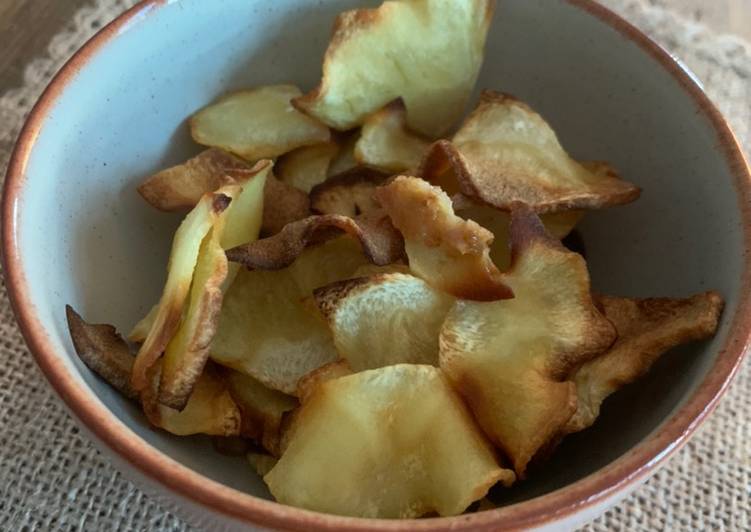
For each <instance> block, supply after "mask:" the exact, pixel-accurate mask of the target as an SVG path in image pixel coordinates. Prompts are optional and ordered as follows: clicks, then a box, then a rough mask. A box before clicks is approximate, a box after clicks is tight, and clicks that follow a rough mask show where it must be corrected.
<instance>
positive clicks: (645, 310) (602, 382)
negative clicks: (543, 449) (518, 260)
mask: <svg viewBox="0 0 751 532" xmlns="http://www.w3.org/2000/svg"><path fill="white" fill-rule="evenodd" d="M597 299H598V301H599V303H600V304H601V306H602V308H603V311H604V313H605V317H606V318H608V319H609V320H610V321H611V322H612V323H613V325H615V328H616V330H617V331H618V340H616V342H615V344H613V346H612V347H611V348H610V349H609V350H608V351H607V352H605V353H604V354H602V355H600V356H598V357H597V358H595V359H593V360H590V361H589V362H586V363H585V364H584V365H583V366H582V367H581V368H580V369H579V370H578V371H577V372H576V374H575V375H574V382H575V383H576V393H577V397H578V400H577V409H576V413H575V414H574V416H573V417H572V418H571V419H570V420H569V422H568V424H567V425H566V427H565V428H564V432H565V433H571V432H577V431H580V430H583V429H585V428H587V427H589V426H591V425H592V424H593V423H594V422H595V420H596V419H597V416H598V415H599V413H600V405H602V402H603V401H604V400H605V399H606V398H607V397H608V396H609V395H610V394H612V393H613V392H616V391H617V390H618V389H619V388H621V387H623V386H625V385H626V384H629V383H631V382H634V381H635V380H637V379H638V378H639V377H641V376H642V375H644V374H645V373H647V371H649V368H651V367H652V364H654V363H655V361H656V360H657V359H658V358H659V357H660V356H661V355H662V354H663V353H665V352H666V351H668V350H670V349H672V348H673V347H676V346H678V345H681V344H685V343H687V342H694V341H697V340H704V339H706V338H710V337H711V336H712V335H714V333H715V332H716V331H717V325H718V323H719V319H720V315H721V314H722V308H723V306H724V302H723V300H722V297H721V296H720V295H719V294H718V293H717V292H704V293H701V294H697V295H695V296H692V297H688V298H685V299H677V298H659V297H657V298H647V299H629V298H621V297H612V296H599V297H598V298H597Z"/></svg>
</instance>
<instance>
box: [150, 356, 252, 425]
mask: <svg viewBox="0 0 751 532" xmlns="http://www.w3.org/2000/svg"><path fill="white" fill-rule="evenodd" d="M160 372H161V361H159V362H158V363H157V364H156V365H155V366H153V367H152V368H150V370H149V375H150V379H151V384H150V386H149V387H147V388H146V389H145V390H143V391H142V392H141V403H142V405H143V411H144V413H145V414H146V417H147V418H148V420H149V422H150V423H151V424H152V425H154V426H156V427H159V428H161V429H163V430H166V431H167V432H171V433H172V434H175V435H177V436H190V435H191V434H208V435H209V436H237V435H239V434H240V423H241V417H240V410H239V408H238V407H237V405H236V404H235V402H234V401H233V400H232V397H231V396H230V393H229V390H228V389H227V385H226V383H225V382H224V381H223V380H222V378H221V377H220V376H219V375H218V373H217V371H216V369H215V368H213V367H211V366H208V365H207V366H206V367H205V368H204V371H203V373H202V374H201V375H200V377H199V378H198V380H197V381H196V383H195V385H194V386H193V390H192V391H191V394H190V398H189V400H188V403H187V404H186V405H185V407H184V408H183V409H182V410H174V409H172V408H170V407H168V406H165V405H163V404H161V403H160V402H159V401H158V393H159V391H158V389H159V381H160V380H161V379H160Z"/></svg>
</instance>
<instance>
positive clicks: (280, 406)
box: [224, 369, 299, 456]
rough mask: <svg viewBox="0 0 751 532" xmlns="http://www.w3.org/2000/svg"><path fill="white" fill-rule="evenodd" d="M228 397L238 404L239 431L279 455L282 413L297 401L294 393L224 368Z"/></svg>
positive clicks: (293, 407)
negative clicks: (276, 388)
mask: <svg viewBox="0 0 751 532" xmlns="http://www.w3.org/2000/svg"><path fill="white" fill-rule="evenodd" d="M224 375H225V377H226V380H227V386H228V387H229V391H230V394H231V395H232V399H234V401H235V403H236V404H237V406H238V407H239V408H240V414H241V418H242V425H241V429H240V433H241V434H242V435H243V436H244V437H246V438H251V439H253V440H255V441H257V442H258V443H260V444H261V445H262V446H263V448H264V449H266V450H267V451H268V452H269V453H271V454H272V455H274V456H279V454H280V452H279V441H280V438H281V427H282V420H283V418H284V415H285V414H286V413H287V412H290V411H291V410H294V409H295V408H297V406H298V405H299V403H298V401H297V399H295V398H294V397H292V396H290V395H287V394H284V393H281V392H278V391H276V390H272V389H270V388H267V387H266V386H264V385H263V384H261V383H260V382H259V381H257V380H256V379H254V378H253V377H249V376H248V375H244V374H243V373H240V372H238V371H234V370H231V369H225V372H224Z"/></svg>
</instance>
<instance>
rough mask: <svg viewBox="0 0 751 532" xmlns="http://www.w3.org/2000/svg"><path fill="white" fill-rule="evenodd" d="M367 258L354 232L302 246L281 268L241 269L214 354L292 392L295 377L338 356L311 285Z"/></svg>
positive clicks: (327, 280)
mask: <svg viewBox="0 0 751 532" xmlns="http://www.w3.org/2000/svg"><path fill="white" fill-rule="evenodd" d="M366 262H367V259H366V258H365V255H363V253H362V251H361V250H360V248H359V246H358V245H357V243H356V242H354V241H353V240H352V239H350V238H346V237H343V238H337V239H335V240H330V241H328V242H326V243H324V244H321V245H317V246H314V247H311V248H308V249H306V250H304V252H302V253H301V254H300V255H299V256H298V257H297V258H296V260H294V262H292V263H291V264H289V266H288V267H286V268H280V269H279V270H278V271H262V270H254V271H246V270H244V271H241V272H240V273H239V274H238V276H237V278H236V279H235V282H234V283H233V285H232V286H231V287H230V289H229V290H228V292H227V294H226V296H225V298H224V305H223V306H222V313H221V316H220V319H219V330H218V332H217V335H216V337H215V338H214V343H213V345H212V350H211V357H212V358H213V359H214V360H216V361H217V362H219V363H221V364H223V365H225V366H228V367H231V368H233V369H235V370H237V371H239V372H242V373H244V374H246V375H250V376H251V377H254V378H255V379H257V380H259V381H260V382H262V383H263V384H264V385H266V386H268V387H269V388H271V389H273V390H277V391H281V392H284V393H286V394H290V395H294V394H295V393H296V391H297V381H298V380H299V379H300V377H302V376H304V375H306V374H308V373H310V372H311V371H313V370H315V369H317V368H319V367H321V366H323V365H324V364H327V363H329V362H333V361H334V360H336V359H337V358H339V357H338V355H337V352H336V349H335V348H334V342H333V340H332V338H331V333H330V332H329V330H328V328H327V327H326V323H325V321H324V320H323V318H322V317H321V316H320V315H319V313H318V311H317V309H316V307H315V305H314V304H308V303H307V302H306V298H310V297H311V296H312V293H313V289H315V288H317V287H319V286H323V285H326V284H330V283H333V282H335V281H339V280H341V279H346V278H348V277H350V276H351V275H352V273H353V272H354V271H355V270H356V269H357V268H358V267H360V266H362V265H363V264H365V263H366Z"/></svg>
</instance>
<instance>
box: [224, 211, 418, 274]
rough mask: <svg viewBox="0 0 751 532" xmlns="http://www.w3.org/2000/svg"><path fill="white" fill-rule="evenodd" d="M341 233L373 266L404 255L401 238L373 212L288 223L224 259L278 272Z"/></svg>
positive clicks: (386, 218)
mask: <svg viewBox="0 0 751 532" xmlns="http://www.w3.org/2000/svg"><path fill="white" fill-rule="evenodd" d="M341 231H344V232H345V233H347V234H348V235H350V236H352V237H354V238H355V239H356V240H357V241H358V242H359V243H360V244H361V245H362V249H363V251H364V252H365V255H367V257H368V259H370V261H371V262H373V263H374V264H378V265H385V264H391V263H392V262H397V261H399V260H400V259H401V258H402V257H403V256H404V243H403V241H402V237H401V235H400V234H399V232H398V231H396V229H394V227H393V226H392V225H391V222H390V221H389V219H388V217H387V216H385V215H383V214H381V213H378V212H375V213H368V214H367V215H364V216H360V217H357V218H349V217H347V216H340V215H336V214H326V215H320V216H310V217H308V218H305V219H304V220H299V221H297V222H293V223H291V224H288V225H287V226H286V227H285V228H284V229H283V230H282V231H281V232H280V233H278V234H276V235H274V236H272V237H269V238H263V239H261V240H258V241H256V242H251V243H250V244H247V245H245V246H239V247H237V248H234V249H231V250H229V251H228V252H227V257H228V258H229V260H231V261H233V262H239V263H240V264H242V265H243V266H245V267H246V268H248V269H252V270H281V269H282V268H286V267H287V266H289V265H290V264H292V263H293V262H294V261H295V260H296V259H297V257H299V256H300V254H301V253H302V252H303V251H305V248H307V247H308V246H310V245H313V244H317V243H320V242H321V241H323V240H326V239H327V238H329V237H331V236H333V235H336V234H337V233H339V232H341ZM334 260H336V259H334Z"/></svg>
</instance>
